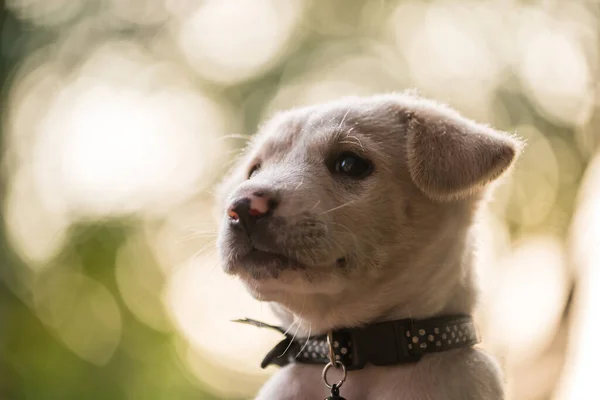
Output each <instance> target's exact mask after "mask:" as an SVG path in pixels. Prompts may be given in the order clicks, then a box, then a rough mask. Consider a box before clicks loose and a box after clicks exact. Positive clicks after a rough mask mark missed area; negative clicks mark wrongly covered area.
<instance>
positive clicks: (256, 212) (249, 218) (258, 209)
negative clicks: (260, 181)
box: [227, 191, 278, 234]
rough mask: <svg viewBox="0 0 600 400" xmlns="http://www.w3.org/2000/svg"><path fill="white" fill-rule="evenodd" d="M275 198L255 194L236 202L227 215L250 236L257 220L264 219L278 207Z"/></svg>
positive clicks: (262, 193) (264, 194)
mask: <svg viewBox="0 0 600 400" xmlns="http://www.w3.org/2000/svg"><path fill="white" fill-rule="evenodd" d="M277 203H278V202H277V200H276V198H275V196H273V195H271V194H268V193H266V192H262V191H258V192H253V193H250V194H248V195H245V196H243V197H240V198H238V199H237V200H234V201H233V203H232V204H231V206H230V207H229V209H228V210H227V215H228V216H229V220H230V221H232V222H233V223H239V224H240V225H241V226H242V227H243V228H244V230H245V231H246V233H248V234H250V233H251V232H252V230H253V229H254V225H255V223H256V220H257V219H259V218H261V217H264V216H266V215H268V214H270V213H271V212H273V210H275V208H276V207H277Z"/></svg>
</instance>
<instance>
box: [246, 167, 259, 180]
mask: <svg viewBox="0 0 600 400" xmlns="http://www.w3.org/2000/svg"><path fill="white" fill-rule="evenodd" d="M259 170H260V164H254V165H253V166H252V168H250V172H248V179H250V178H252V176H254V175H255V174H256V173H257V172H258V171H259Z"/></svg>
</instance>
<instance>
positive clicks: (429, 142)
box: [218, 94, 521, 400]
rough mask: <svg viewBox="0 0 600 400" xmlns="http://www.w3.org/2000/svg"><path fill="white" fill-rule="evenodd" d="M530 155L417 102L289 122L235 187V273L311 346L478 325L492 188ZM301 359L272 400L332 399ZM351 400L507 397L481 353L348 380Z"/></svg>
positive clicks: (225, 195)
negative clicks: (483, 209) (372, 330)
mask: <svg viewBox="0 0 600 400" xmlns="http://www.w3.org/2000/svg"><path fill="white" fill-rule="evenodd" d="M520 147H521V144H520V142H519V141H518V140H516V139H515V138H513V137H510V136H508V135H506V134H502V133H499V132H497V131H495V130H493V129H491V128H489V127H486V126H483V125H479V124H476V123H474V122H472V121H470V120H467V119H465V118H463V117H461V116H459V115H458V114H457V113H456V112H455V111H453V110H450V109H449V108H447V107H444V106H440V105H438V104H436V103H434V102H432V101H428V100H424V99H421V98H418V97H416V96H413V95H411V94H392V95H382V96H374V97H367V98H346V99H342V100H340V101H337V102H333V103H329V104H325V105H317V106H312V107H306V108H300V109H295V110H291V111H287V112H284V113H281V114H279V115H278V116H276V117H275V118H273V119H272V120H271V121H270V122H269V123H267V124H266V125H265V126H264V127H262V128H261V129H260V132H259V133H258V134H257V135H256V136H255V137H254V140H253V141H252V143H251V144H250V146H249V148H248V151H247V152H246V154H245V155H244V157H243V158H242V159H241V160H240V161H239V162H238V164H237V166H236V168H235V169H234V171H233V172H232V173H231V174H230V175H229V176H228V177H227V179H226V180H225V181H224V182H223V184H222V185H221V190H220V194H221V199H220V206H221V207H222V210H221V212H222V214H223V221H222V224H221V229H220V232H219V241H218V245H219V252H220V256H221V259H222V263H223V267H224V269H225V271H226V272H228V273H230V274H235V275H237V276H238V277H239V278H240V279H241V280H242V281H243V282H244V283H245V285H246V287H247V288H248V290H249V291H250V292H251V293H252V295H253V296H254V297H255V298H257V299H259V300H263V301H267V302H270V304H272V306H273V307H274V309H275V311H276V313H277V315H278V316H280V318H281V323H282V327H283V328H284V329H287V328H289V327H290V326H291V325H292V324H293V325H294V326H293V328H292V331H296V329H298V334H297V338H300V339H297V340H301V341H302V340H303V341H304V342H306V338H307V337H308V336H309V335H310V336H311V337H315V336H320V335H324V334H326V333H327V332H329V331H331V330H339V329H343V328H360V327H367V326H371V325H372V324H373V323H376V322H382V321H393V320H403V319H406V318H412V319H414V320H422V319H427V318H431V317H436V316H446V315H470V314H472V313H473V311H474V307H475V305H476V293H477V287H476V283H475V280H474V276H473V274H474V268H473V243H474V240H473V229H472V225H473V222H474V219H475V218H476V212H477V209H478V206H479V204H480V203H481V201H482V200H483V199H484V197H485V194H486V192H488V191H489V186H488V184H489V183H491V182H492V181H494V180H495V179H496V178H498V177H499V176H500V175H501V174H503V173H504V172H505V171H506V170H507V169H508V168H509V167H510V166H511V164H512V163H513V161H514V159H515V158H516V155H517V154H518V152H519V150H520ZM436 331H437V329H436ZM406 333H407V336H409V339H410V331H407V332H406ZM302 338H304V339H302ZM413 339H414V338H413ZM415 340H418V338H417V339H415ZM431 340H432V342H433V341H434V339H433V338H431ZM436 341H437V337H436ZM309 343H310V342H309ZM415 343H416V341H415ZM373 345H375V343H373ZM438 345H439V344H438ZM409 347H411V348H412V345H411V344H409ZM359 350H360V349H359ZM295 355H296V354H291V355H290V354H288V355H286V357H288V361H295V362H291V363H289V364H288V365H286V366H284V367H283V368H281V370H279V371H278V372H277V373H276V374H275V375H274V376H273V377H272V378H271V379H270V380H269V381H268V382H267V384H266V385H265V386H264V387H263V389H262V390H261V391H260V393H259V395H258V398H259V399H269V400H274V399H275V400H281V399H311V400H312V399H319V398H324V397H326V396H328V395H329V394H330V392H329V391H328V390H327V389H326V388H325V386H324V384H323V382H322V379H321V372H322V370H323V367H324V365H315V364H310V363H302V362H298V360H294V359H293V357H294V356H295ZM258 361H259V360H257V362H258ZM332 372H333V373H332V377H333V375H335V373H336V372H335V371H332ZM338 372H339V371H338ZM338 375H339V374H338ZM331 379H332V380H333V378H331ZM341 393H342V395H343V396H344V397H345V398H348V399H349V400H356V399H363V400H364V399H366V400H371V399H373V400H384V399H402V400H408V399H416V400H427V399H431V400H442V399H443V400H453V399H456V400H468V399H486V400H495V399H502V398H503V397H504V395H503V379H502V375H501V371H500V370H499V368H498V366H497V364H496V363H495V362H494V360H493V359H492V358H491V357H490V356H489V355H487V354H486V353H484V352H482V351H481V350H478V349H476V348H474V347H472V346H465V347H461V348H456V349H448V350H447V351H439V352H433V353H427V354H423V355H422V357H419V360H418V361H415V362H408V363H398V364H397V365H384V366H377V365H373V364H372V363H367V364H366V365H364V367H363V368H360V369H356V370H351V371H349V372H348V376H347V380H346V382H345V383H344V384H343V386H342V388H341Z"/></svg>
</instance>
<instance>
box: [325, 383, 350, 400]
mask: <svg viewBox="0 0 600 400" xmlns="http://www.w3.org/2000/svg"><path fill="white" fill-rule="evenodd" d="M325 400H346V399H345V398H343V397H342V396H340V389H339V388H338V386H337V385H336V384H333V385H332V386H331V396H329V397H328V398H326V399H325Z"/></svg>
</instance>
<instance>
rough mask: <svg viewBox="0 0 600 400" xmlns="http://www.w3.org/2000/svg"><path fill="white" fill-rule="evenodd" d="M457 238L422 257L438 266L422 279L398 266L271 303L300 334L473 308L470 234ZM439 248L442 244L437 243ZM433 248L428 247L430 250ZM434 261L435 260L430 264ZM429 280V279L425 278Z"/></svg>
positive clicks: (282, 319)
mask: <svg viewBox="0 0 600 400" xmlns="http://www.w3.org/2000/svg"><path fill="white" fill-rule="evenodd" d="M469 233H470V231H468V232H465V235H464V237H463V239H462V240H460V239H459V240H458V241H459V243H457V240H454V241H453V242H452V243H451V244H450V245H449V246H447V248H446V249H444V250H445V251H436V252H434V253H431V252H429V254H432V256H431V257H425V258H424V259H423V262H427V263H434V265H436V266H439V268H436V269H435V271H434V272H435V274H434V275H432V276H430V277H427V278H426V279H425V280H424V282H423V284H422V285H419V284H410V283H411V282H410V279H408V284H407V277H405V276H402V274H401V273H400V274H399V273H398V272H397V271H402V269H401V268H402V265H399V266H395V267H396V268H394V270H395V271H396V272H394V273H393V276H382V277H381V279H378V280H376V281H374V282H370V283H365V281H362V282H361V283H360V287H359V288H358V287H357V288H354V287H351V288H349V289H347V290H344V291H341V292H339V293H336V294H333V295H329V294H306V295H298V296H287V297H286V298H285V303H283V302H281V303H279V302H272V303H270V305H271V307H272V309H273V311H274V313H275V314H276V316H277V317H278V318H279V319H280V320H281V322H282V326H283V327H284V328H286V329H289V330H290V331H291V332H297V335H298V336H300V337H306V336H310V335H317V334H324V333H326V332H328V331H329V330H332V329H340V328H352V327H359V326H364V325H367V324H370V323H376V322H383V321H391V320H396V319H404V318H415V319H423V318H429V317H434V316H441V315H449V314H467V315H469V314H472V313H473V311H474V308H475V303H476V297H477V290H476V285H475V279H474V268H473V264H474V262H473V250H472V247H473V246H472V241H473V240H472V237H473V235H472V234H469ZM438 250H439V249H438ZM427 251H429V250H426V252H427ZM430 265H431V264H430ZM425 281H426V283H425Z"/></svg>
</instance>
